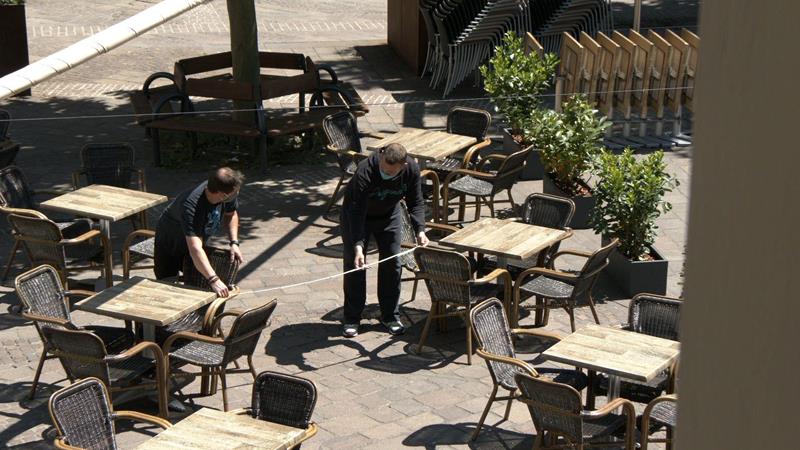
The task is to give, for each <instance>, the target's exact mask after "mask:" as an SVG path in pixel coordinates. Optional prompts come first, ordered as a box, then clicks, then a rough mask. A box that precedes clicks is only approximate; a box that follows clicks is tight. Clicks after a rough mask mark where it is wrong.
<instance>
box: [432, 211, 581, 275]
mask: <svg viewBox="0 0 800 450" xmlns="http://www.w3.org/2000/svg"><path fill="white" fill-rule="evenodd" d="M571 235H572V233H571V232H570V231H566V230H558V229H555V228H547V227H540V226H538V225H530V224H527V223H524V222H519V221H518V220H516V219H495V218H489V217H486V218H483V219H480V220H478V221H476V222H472V223H470V224H468V225H467V226H465V227H464V228H462V229H460V230H458V231H456V232H455V233H453V234H450V235H448V236H446V237H444V238H443V239H441V240H440V241H439V244H441V245H445V246H448V247H452V248H455V249H456V250H460V251H464V252H476V253H482V254H485V255H495V256H497V258H498V261H497V264H498V266H505V265H507V261H508V260H509V259H512V260H523V259H527V258H530V257H531V256H533V255H535V254H536V253H539V252H541V251H542V250H544V249H546V248H548V247H550V246H551V245H553V244H555V243H556V242H559V241H562V240H564V239H566V238H568V237H570V236H571Z"/></svg>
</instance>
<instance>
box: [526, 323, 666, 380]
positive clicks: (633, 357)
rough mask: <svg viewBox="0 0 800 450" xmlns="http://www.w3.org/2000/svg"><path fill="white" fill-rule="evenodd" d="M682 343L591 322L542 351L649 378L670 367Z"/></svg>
mask: <svg viewBox="0 0 800 450" xmlns="http://www.w3.org/2000/svg"><path fill="white" fill-rule="evenodd" d="M680 346H681V344H680V343H679V342H676V341H671V340H669V339H662V338H658V337H653V336H649V335H646V334H641V333H635V332H633V331H627V330H621V329H619V328H611V327H604V326H600V325H589V326H587V327H586V328H582V329H580V330H578V331H576V332H574V333H572V334H570V335H569V336H567V337H565V338H564V339H562V340H561V342H559V343H557V344H556V345H554V346H552V347H550V348H549V349H547V350H545V351H544V352H543V353H542V356H544V358H546V359H549V360H552V361H557V362H560V363H564V364H569V365H571V366H577V367H583V368H586V369H592V370H595V371H597V372H603V373H606V374H609V375H618V376H620V377H623V378H628V379H631V380H637V381H644V382H647V381H650V380H652V379H653V378H654V377H655V376H656V375H658V374H659V373H661V371H662V370H664V369H666V368H667V367H669V365H670V364H672V362H673V361H675V359H676V358H677V357H678V354H679V353H680Z"/></svg>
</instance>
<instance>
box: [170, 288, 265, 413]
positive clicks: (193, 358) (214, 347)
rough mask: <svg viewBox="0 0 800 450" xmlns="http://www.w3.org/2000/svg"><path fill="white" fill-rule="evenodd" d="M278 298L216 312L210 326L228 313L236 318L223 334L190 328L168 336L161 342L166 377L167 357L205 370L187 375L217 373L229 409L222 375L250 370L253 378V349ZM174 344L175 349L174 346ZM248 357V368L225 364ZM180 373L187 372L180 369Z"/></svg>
mask: <svg viewBox="0 0 800 450" xmlns="http://www.w3.org/2000/svg"><path fill="white" fill-rule="evenodd" d="M277 304H278V302H277V300H272V301H270V302H269V303H266V304H264V305H261V306H257V307H255V308H252V309H249V310H247V311H244V312H238V311H228V312H224V313H222V314H219V315H217V317H216V319H215V321H214V323H213V324H212V326H211V329H217V327H218V326H219V324H220V321H221V320H222V319H224V318H225V317H228V316H234V317H235V320H234V321H233V324H232V325H231V329H230V332H229V333H228V334H227V335H226V336H225V337H224V338H221V337H215V336H207V335H204V334H200V333H195V332H191V331H180V332H178V333H175V334H173V335H172V336H170V337H169V338H168V339H167V341H166V342H164V346H163V349H164V352H163V353H164V355H165V358H166V364H165V368H166V370H167V371H168V372H167V379H169V375H170V373H171V372H172V369H171V366H170V360H173V361H177V362H179V363H181V364H191V365H195V366H199V367H201V368H203V369H204V372H203V373H200V374H197V373H194V374H189V375H205V374H206V373H205V371H208V372H210V373H211V376H212V377H214V376H219V379H220V382H221V383H222V404H223V407H224V409H225V411H227V410H228V393H227V383H226V379H225V375H226V374H228V373H244V372H249V373H250V374H251V375H252V376H253V379H255V378H256V370H255V368H254V367H253V352H254V351H255V349H256V345H257V344H258V339H259V337H261V332H262V331H263V330H264V328H266V327H267V325H268V322H269V318H270V316H271V315H272V313H273V312H274V311H275V307H276V306H277ZM181 341H188V343H186V344H184V345H182V346H180V347H177V346H175V345H174V344H175V343H176V342H181ZM173 347H175V348H173ZM243 356H246V357H247V366H248V368H247V369H238V368H237V369H228V368H227V366H228V365H230V364H231V363H233V362H234V361H236V360H238V359H239V358H241V357H243ZM182 374H186V373H185V372H182Z"/></svg>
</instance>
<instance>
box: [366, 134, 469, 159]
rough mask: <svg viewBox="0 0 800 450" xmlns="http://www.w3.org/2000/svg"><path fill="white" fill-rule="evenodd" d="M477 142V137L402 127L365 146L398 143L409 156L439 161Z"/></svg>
mask: <svg viewBox="0 0 800 450" xmlns="http://www.w3.org/2000/svg"><path fill="white" fill-rule="evenodd" d="M477 142H478V139H476V138H474V137H469V136H462V135H460V134H451V133H447V132H445V131H436V130H421V129H417V128H403V129H401V130H400V131H398V132H397V133H395V134H393V135H391V136H388V137H385V138H383V139H381V140H380V141H377V142H374V143H373V144H372V145H368V146H367V150H373V151H375V150H379V149H381V148H382V147H385V146H387V145H389V144H393V143H398V144H402V145H403V147H405V148H406V151H407V152H408V154H409V156H411V157H413V158H417V159H425V160H429V161H440V160H443V159H445V158H447V157H448V156H450V155H452V154H453V153H456V152H458V151H459V150H461V149H464V148H467V147H469V146H470V145H473V144H475V143H477Z"/></svg>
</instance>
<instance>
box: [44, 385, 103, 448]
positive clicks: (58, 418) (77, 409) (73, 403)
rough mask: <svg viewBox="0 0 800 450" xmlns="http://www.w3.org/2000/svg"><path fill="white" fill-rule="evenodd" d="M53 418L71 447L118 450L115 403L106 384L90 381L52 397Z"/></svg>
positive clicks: (51, 415)
mask: <svg viewBox="0 0 800 450" xmlns="http://www.w3.org/2000/svg"><path fill="white" fill-rule="evenodd" d="M49 408H50V417H51V418H52V420H53V424H54V425H55V426H56V430H57V431H58V434H59V435H60V436H61V437H62V438H63V439H64V440H65V441H66V443H68V444H69V445H71V446H73V447H76V448H83V449H87V450H116V449H117V442H116V439H115V438H114V422H113V419H112V411H111V402H110V399H109V397H108V392H107V391H106V388H105V386H103V383H102V382H101V381H100V380H98V379H97V378H87V379H85V380H81V381H78V382H77V383H74V384H72V385H70V386H67V387H65V388H63V389H61V390H59V391H58V392H56V393H55V394H53V395H52V396H51V397H50V403H49Z"/></svg>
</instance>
